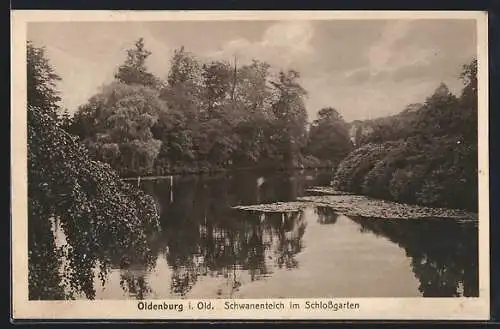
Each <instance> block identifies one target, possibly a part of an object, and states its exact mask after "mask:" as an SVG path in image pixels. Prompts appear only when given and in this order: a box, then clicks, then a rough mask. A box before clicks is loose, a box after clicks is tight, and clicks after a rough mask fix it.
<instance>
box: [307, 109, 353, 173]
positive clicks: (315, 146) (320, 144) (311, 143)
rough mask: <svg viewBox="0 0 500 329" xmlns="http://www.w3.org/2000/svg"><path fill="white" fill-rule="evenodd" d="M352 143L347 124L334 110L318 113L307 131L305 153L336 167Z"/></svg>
mask: <svg viewBox="0 0 500 329" xmlns="http://www.w3.org/2000/svg"><path fill="white" fill-rule="evenodd" d="M352 147H353V146H352V142H351V138H350V136H349V130H348V127H347V123H346V122H345V121H344V119H343V118H342V116H341V115H340V113H339V112H338V111H337V110H335V109H334V108H331V107H329V108H323V109H321V110H320V111H319V112H318V119H316V120H314V121H313V123H312V124H311V128H310V130H309V139H308V145H307V152H308V153H309V154H311V155H313V156H314V157H316V158H318V159H320V160H322V161H324V162H325V163H326V164H329V165H336V164H337V163H338V162H339V161H340V160H342V159H343V158H344V157H345V156H346V155H347V154H348V153H349V152H350V151H351V150H352Z"/></svg>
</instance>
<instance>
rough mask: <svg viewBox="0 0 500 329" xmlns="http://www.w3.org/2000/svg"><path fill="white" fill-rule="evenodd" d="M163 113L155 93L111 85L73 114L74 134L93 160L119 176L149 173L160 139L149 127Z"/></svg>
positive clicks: (161, 104) (163, 108) (142, 89)
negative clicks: (85, 146) (86, 147)
mask: <svg viewBox="0 0 500 329" xmlns="http://www.w3.org/2000/svg"><path fill="white" fill-rule="evenodd" d="M164 111H167V110H166V105H165V103H164V102H163V101H162V100H160V99H159V98H158V92H157V91H155V90H153V89H150V88H148V87H145V86H141V85H126V84H123V83H119V82H114V83H112V84H110V85H108V86H105V87H104V88H103V89H102V91H101V92H100V93H99V94H97V95H94V96H93V97H91V98H90V100H89V102H88V103H87V104H85V105H83V106H82V107H80V108H79V109H78V112H77V113H76V114H75V118H74V122H75V123H74V126H75V128H74V129H75V131H80V133H81V135H80V137H81V138H82V140H83V142H84V143H85V144H86V145H87V146H88V147H89V148H90V149H91V150H92V151H93V153H94V156H95V158H96V159H98V160H101V161H106V162H108V163H109V164H111V165H112V166H113V167H114V168H115V169H116V170H119V171H120V172H121V173H122V174H126V175H130V174H135V175H145V174H148V173H152V172H153V166H154V162H155V160H156V158H157V156H158V154H159V152H160V147H161V144H162V142H161V140H158V139H156V138H154V136H153V133H152V128H153V127H154V125H155V124H156V123H157V121H158V118H159V116H160V115H161V113H163V112H164Z"/></svg>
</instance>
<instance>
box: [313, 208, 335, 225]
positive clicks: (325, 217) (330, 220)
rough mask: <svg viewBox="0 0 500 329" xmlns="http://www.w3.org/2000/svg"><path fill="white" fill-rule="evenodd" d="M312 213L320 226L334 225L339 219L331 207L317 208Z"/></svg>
mask: <svg viewBox="0 0 500 329" xmlns="http://www.w3.org/2000/svg"><path fill="white" fill-rule="evenodd" d="M314 212H315V213H316V215H317V216H318V223H320V224H335V223H336V222H337V219H338V218H339V214H338V213H337V212H335V210H333V209H332V208H331V207H322V206H317V207H315V208H314Z"/></svg>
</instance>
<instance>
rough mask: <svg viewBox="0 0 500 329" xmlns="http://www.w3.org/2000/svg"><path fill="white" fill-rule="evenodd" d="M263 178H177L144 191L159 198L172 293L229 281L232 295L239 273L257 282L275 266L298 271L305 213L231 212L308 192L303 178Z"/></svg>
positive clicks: (181, 293) (154, 184)
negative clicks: (212, 280) (204, 280)
mask: <svg viewBox="0 0 500 329" xmlns="http://www.w3.org/2000/svg"><path fill="white" fill-rule="evenodd" d="M261 175H262V174H260V175H259V174H255V175H249V174H248V173H244V174H238V173H233V174H231V177H229V176H228V175H222V176H219V177H217V176H215V177H210V176H207V177H200V176H188V177H175V178H174V179H173V183H170V180H166V181H162V180H158V181H151V182H148V183H147V185H148V186H145V189H146V190H147V191H148V192H149V193H150V194H153V195H155V196H156V198H157V201H158V205H159V208H160V212H161V222H162V226H163V232H164V237H163V239H162V241H161V242H160V243H163V244H164V248H165V253H164V254H165V257H166V260H167V263H168V265H169V267H170V268H171V270H172V275H171V282H170V290H171V293H172V294H174V295H177V296H185V295H186V294H187V293H188V292H189V291H190V290H191V289H192V287H193V286H194V285H195V284H196V282H197V281H198V279H199V278H200V276H201V277H203V276H210V277H222V278H226V279H227V280H229V281H230V283H231V287H232V291H231V293H232V292H234V291H237V290H238V288H239V287H240V286H241V282H240V281H239V274H238V273H239V272H241V271H246V272H247V273H248V274H249V277H250V280H251V281H255V280H260V279H262V278H264V277H266V276H268V275H270V274H271V273H272V268H273V266H276V267H278V268H287V269H291V268H295V267H297V266H298V263H297V261H296V260H295V255H296V254H297V253H298V252H299V251H300V250H301V248H302V243H301V239H302V236H303V234H304V232H305V227H306V225H305V220H304V215H303V213H302V212H293V213H261V212H247V211H237V210H234V209H231V206H233V205H236V204H244V203H247V204H248V203H253V202H255V200H257V199H259V200H261V201H262V202H271V201H273V200H275V199H276V198H278V199H280V200H281V199H283V198H284V199H294V198H295V197H297V196H298V192H297V189H303V188H304V187H303V184H304V183H303V182H302V181H301V180H300V178H296V177H292V176H291V175H289V174H286V173H280V174H279V175H274V176H273V177H269V178H267V177H266V178H264V179H263V178H261ZM242 186H244V187H245V188H242ZM172 194H173V196H174V197H173V198H172ZM272 259H274V263H273V262H272V261H271V260H272ZM129 281H130V282H131V280H128V281H127V282H129ZM134 282H139V281H138V280H137V279H136V280H135V281H134ZM138 285H139V284H138V283H137V284H136V286H138Z"/></svg>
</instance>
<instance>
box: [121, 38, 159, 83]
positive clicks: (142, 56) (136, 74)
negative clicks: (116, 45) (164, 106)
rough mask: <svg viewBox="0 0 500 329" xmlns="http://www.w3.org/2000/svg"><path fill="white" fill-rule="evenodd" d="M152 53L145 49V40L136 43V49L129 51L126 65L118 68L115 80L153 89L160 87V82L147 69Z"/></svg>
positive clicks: (141, 39)
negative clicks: (148, 59)
mask: <svg viewBox="0 0 500 329" xmlns="http://www.w3.org/2000/svg"><path fill="white" fill-rule="evenodd" d="M150 55H151V52H150V51H149V50H147V49H146V48H145V45H144V39H143V38H140V39H138V40H137V41H136V42H135V48H133V49H129V50H127V58H126V60H125V63H123V64H122V65H120V66H119V67H118V71H117V73H116V74H115V79H116V80H118V81H120V82H121V83H124V84H129V85H133V84H139V85H143V86H148V87H151V88H157V87H159V84H160V82H159V80H158V78H156V77H155V76H154V75H153V74H152V73H150V72H148V70H147V68H146V60H147V58H148V57H149V56H150Z"/></svg>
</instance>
